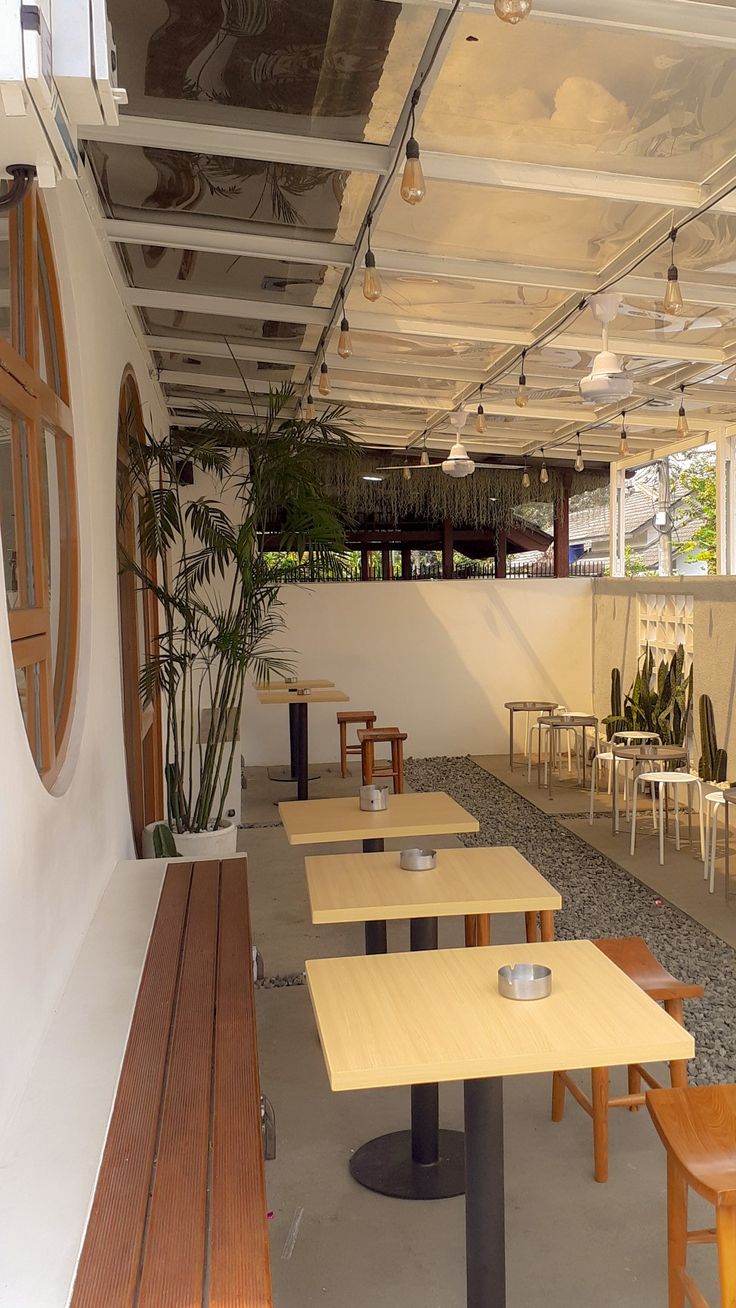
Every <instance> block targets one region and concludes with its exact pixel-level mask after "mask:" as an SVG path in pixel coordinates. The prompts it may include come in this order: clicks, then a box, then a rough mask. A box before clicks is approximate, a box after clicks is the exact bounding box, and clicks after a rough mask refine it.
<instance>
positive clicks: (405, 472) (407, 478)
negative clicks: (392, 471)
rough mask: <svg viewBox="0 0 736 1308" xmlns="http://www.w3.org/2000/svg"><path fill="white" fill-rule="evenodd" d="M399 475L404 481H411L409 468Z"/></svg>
mask: <svg viewBox="0 0 736 1308" xmlns="http://www.w3.org/2000/svg"><path fill="white" fill-rule="evenodd" d="M401 475H402V477H403V478H404V481H411V468H404V470H403V472H402V474H401Z"/></svg>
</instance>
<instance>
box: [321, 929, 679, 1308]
mask: <svg viewBox="0 0 736 1308" xmlns="http://www.w3.org/2000/svg"><path fill="white" fill-rule="evenodd" d="M516 962H535V963H543V964H545V965H546V966H548V967H550V968H551V969H552V994H551V995H550V996H549V997H548V998H547V999H542V1000H537V1001H536V1002H531V1003H520V1002H514V1001H513V1000H509V999H503V998H502V997H501V995H499V993H498V985H497V973H498V968H499V967H501V966H502V965H503V964H505V963H516ZM306 968H307V983H308V986H309V993H310V996H311V999H312V1005H313V1008H314V1012H315V1016H316V1019H317V1026H318V1029H319V1035H320V1040H321V1042H322V1049H323V1053H324V1058H325V1063H326V1065H327V1071H328V1075H329V1079H330V1085H331V1087H332V1089H333V1090H367V1089H375V1088H377V1087H382V1086H399V1085H414V1084H420V1083H421V1082H423V1081H428V1080H429V1081H433V1082H435V1081H437V1082H443V1081H463V1082H464V1096H465V1184H466V1200H465V1234H466V1266H467V1306H468V1308H506V1274H505V1213H504V1179H503V1174H504V1160H503V1078H504V1077H506V1076H520V1075H524V1074H528V1073H531V1072H554V1071H564V1070H568V1069H574V1068H588V1067H614V1066H618V1065H626V1064H629V1063H646V1062H658V1061H660V1060H662V1061H666V1060H670V1059H685V1058H692V1056H693V1053H694V1042H693V1039H692V1036H691V1035H690V1034H689V1033H688V1032H687V1031H686V1030H685V1029H684V1028H683V1027H681V1026H680V1025H679V1024H678V1023H677V1022H675V1021H674V1019H673V1018H671V1017H670V1016H669V1015H668V1014H667V1013H665V1012H664V1011H663V1010H662V1009H661V1008H660V1007H659V1005H658V1004H656V1003H655V1002H654V1000H652V999H650V998H649V997H648V995H646V994H645V993H644V991H643V990H641V989H640V988H639V987H638V986H637V985H636V984H635V983H634V982H633V981H631V980H630V979H629V977H627V976H626V975H625V973H624V972H622V971H621V970H620V969H619V968H617V967H616V965H615V964H614V963H612V962H611V960H610V959H608V958H606V956H605V954H603V953H602V952H601V950H599V949H596V947H595V945H593V944H592V943H591V942H590V941H588V940H572V941H555V942H552V943H544V944H532V945H492V946H490V947H488V948H485V949H439V950H433V951H430V952H427V953H413V954H386V955H383V956H371V957H360V958H323V959H316V960H311V961H309V962H308V963H307V965H306ZM552 1198H553V1196H552V1193H550V1200H552Z"/></svg>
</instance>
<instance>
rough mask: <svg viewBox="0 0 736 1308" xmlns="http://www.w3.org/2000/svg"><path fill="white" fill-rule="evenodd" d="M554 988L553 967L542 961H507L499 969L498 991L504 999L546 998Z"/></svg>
mask: <svg viewBox="0 0 736 1308" xmlns="http://www.w3.org/2000/svg"><path fill="white" fill-rule="evenodd" d="M551 990H552V969H551V967H544V966H543V965H542V964H541V963H513V964H510V963H507V964H506V965H505V966H504V967H499V969H498V993H499V994H500V995H503V997H504V999H546V998H547V995H548V994H550V992H551Z"/></svg>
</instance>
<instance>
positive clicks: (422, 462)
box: [419, 449, 429, 468]
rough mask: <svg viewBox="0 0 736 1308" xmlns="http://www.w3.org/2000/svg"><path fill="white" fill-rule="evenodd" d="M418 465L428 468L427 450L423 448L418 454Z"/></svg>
mask: <svg viewBox="0 0 736 1308" xmlns="http://www.w3.org/2000/svg"><path fill="white" fill-rule="evenodd" d="M419 467H420V468H428V467H429V450H427V449H424V450H422V452H421V454H420V455H419Z"/></svg>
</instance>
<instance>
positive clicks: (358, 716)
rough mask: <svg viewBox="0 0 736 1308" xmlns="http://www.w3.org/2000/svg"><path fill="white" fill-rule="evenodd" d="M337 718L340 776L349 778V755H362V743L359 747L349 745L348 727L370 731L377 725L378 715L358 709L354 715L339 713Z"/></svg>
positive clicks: (368, 710)
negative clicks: (369, 729)
mask: <svg viewBox="0 0 736 1308" xmlns="http://www.w3.org/2000/svg"><path fill="white" fill-rule="evenodd" d="M336 716H337V725H338V727H339V729H340V776H341V777H349V776H350V768H349V767H348V754H360V752H361V750H360V742H358V744H357V745H349V744H348V727H349V726H352V725H353V724H354V725H355V726H362V727H364V728H366V729H368V728H370V727H372V726H373V725H374V724H375V721H376V715H375V713H372V712H371V710H370V709H366V710H365V711H361V710H358V709H356V710H354V711H353V712H352V713H338V714H337V715H336Z"/></svg>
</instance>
